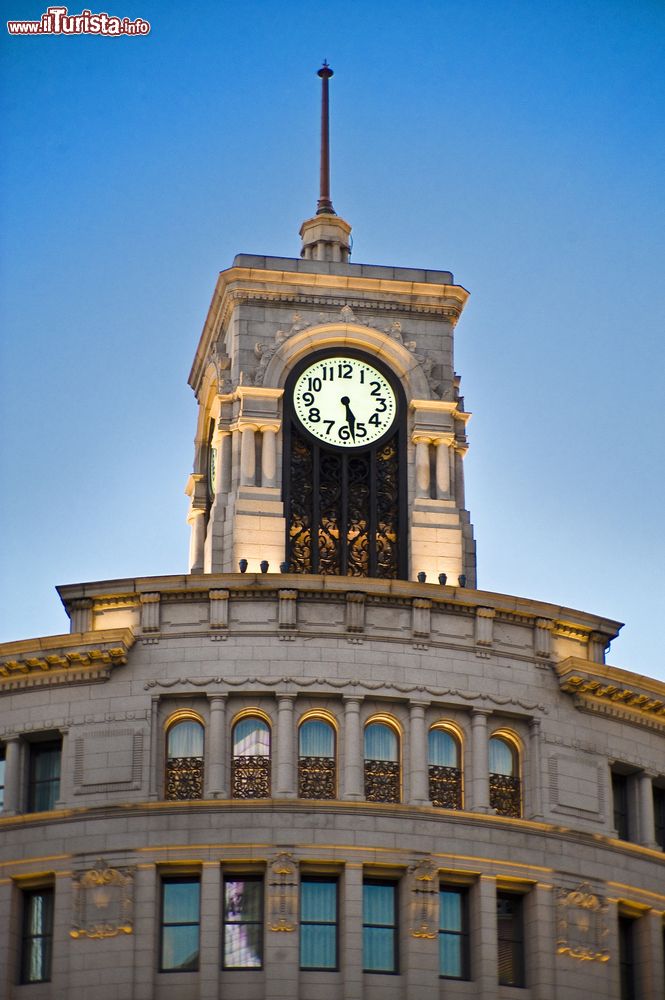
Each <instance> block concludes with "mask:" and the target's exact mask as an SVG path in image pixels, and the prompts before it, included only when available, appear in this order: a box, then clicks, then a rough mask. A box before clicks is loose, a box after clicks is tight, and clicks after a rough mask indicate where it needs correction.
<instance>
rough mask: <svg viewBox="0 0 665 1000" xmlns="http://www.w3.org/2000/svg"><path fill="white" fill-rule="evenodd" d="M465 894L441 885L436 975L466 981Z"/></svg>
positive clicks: (466, 928) (467, 915)
mask: <svg viewBox="0 0 665 1000" xmlns="http://www.w3.org/2000/svg"><path fill="white" fill-rule="evenodd" d="M468 900H469V893H468V890H467V889H466V888H457V887H456V886H450V885H442V886H441V888H440V890H439V975H440V976H442V977H444V978H446V979H468V978H469V910H468Z"/></svg>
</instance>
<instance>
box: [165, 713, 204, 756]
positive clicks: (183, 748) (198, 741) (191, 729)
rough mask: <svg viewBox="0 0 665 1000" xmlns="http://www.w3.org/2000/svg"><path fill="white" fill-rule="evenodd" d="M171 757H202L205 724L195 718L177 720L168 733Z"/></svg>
mask: <svg viewBox="0 0 665 1000" xmlns="http://www.w3.org/2000/svg"><path fill="white" fill-rule="evenodd" d="M168 755H169V757H202V756H203V726H202V725H201V724H200V723H199V722H195V721H194V720H193V719H188V720H187V721H186V722H177V723H176V724H175V725H174V726H171V728H170V729H169V734H168Z"/></svg>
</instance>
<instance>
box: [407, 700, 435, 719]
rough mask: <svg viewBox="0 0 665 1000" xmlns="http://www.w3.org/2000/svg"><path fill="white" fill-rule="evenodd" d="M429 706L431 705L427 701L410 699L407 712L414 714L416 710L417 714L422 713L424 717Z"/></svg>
mask: <svg viewBox="0 0 665 1000" xmlns="http://www.w3.org/2000/svg"><path fill="white" fill-rule="evenodd" d="M431 704H432V703H431V701H429V699H421V698H410V699H409V710H410V711H411V712H415V711H416V710H418V711H419V712H422V713H423V715H424V714H425V709H426V708H429V707H430V705H431Z"/></svg>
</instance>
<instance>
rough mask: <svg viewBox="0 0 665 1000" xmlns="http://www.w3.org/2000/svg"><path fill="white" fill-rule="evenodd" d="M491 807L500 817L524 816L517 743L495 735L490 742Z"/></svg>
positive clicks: (506, 737) (517, 817) (504, 736)
mask: <svg viewBox="0 0 665 1000" xmlns="http://www.w3.org/2000/svg"><path fill="white" fill-rule="evenodd" d="M489 766H490V806H491V807H492V809H496V811H497V813H498V814H499V816H512V817H514V818H516V819H519V817H520V816H521V815H522V790H521V784H520V757H519V750H518V748H517V743H516V742H515V741H514V740H513V739H512V738H510V737H509V736H507V735H503V734H499V733H495V734H494V735H493V736H491V737H490V741H489Z"/></svg>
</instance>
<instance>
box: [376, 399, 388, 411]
mask: <svg viewBox="0 0 665 1000" xmlns="http://www.w3.org/2000/svg"><path fill="white" fill-rule="evenodd" d="M379 403H381V406H379ZM387 409H388V407H387V405H386V401H385V399H384V398H383V396H379V397H378V399H377V401H376V412H377V413H385V411H386V410H387Z"/></svg>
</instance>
